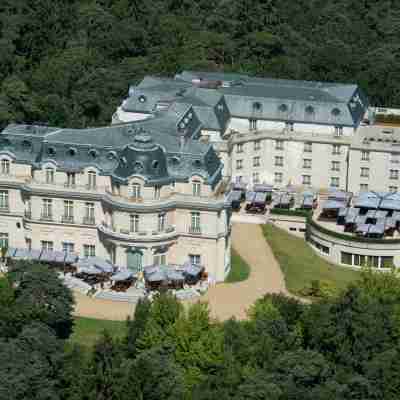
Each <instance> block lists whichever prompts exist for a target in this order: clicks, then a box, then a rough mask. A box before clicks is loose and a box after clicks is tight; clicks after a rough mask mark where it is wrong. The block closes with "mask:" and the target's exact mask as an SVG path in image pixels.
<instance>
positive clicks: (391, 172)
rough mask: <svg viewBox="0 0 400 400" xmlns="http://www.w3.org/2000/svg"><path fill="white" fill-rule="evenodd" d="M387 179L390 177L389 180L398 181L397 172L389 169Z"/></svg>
mask: <svg viewBox="0 0 400 400" xmlns="http://www.w3.org/2000/svg"><path fill="white" fill-rule="evenodd" d="M389 177H390V179H399V170H398V169H391V170H390V175H389Z"/></svg>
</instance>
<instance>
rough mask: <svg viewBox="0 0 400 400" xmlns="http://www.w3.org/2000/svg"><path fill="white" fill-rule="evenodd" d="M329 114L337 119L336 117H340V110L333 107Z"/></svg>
mask: <svg viewBox="0 0 400 400" xmlns="http://www.w3.org/2000/svg"><path fill="white" fill-rule="evenodd" d="M331 113H332V115H333V116H334V117H338V116H339V115H340V110H339V109H338V108H337V107H335V108H334V109H333V110H332V111H331Z"/></svg>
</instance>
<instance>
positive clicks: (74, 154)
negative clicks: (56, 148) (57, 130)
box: [68, 147, 78, 157]
mask: <svg viewBox="0 0 400 400" xmlns="http://www.w3.org/2000/svg"><path fill="white" fill-rule="evenodd" d="M77 153H78V150H76V149H75V148H74V147H70V148H69V149H68V155H70V156H71V157H74V156H76V154H77Z"/></svg>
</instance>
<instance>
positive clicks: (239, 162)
mask: <svg viewBox="0 0 400 400" xmlns="http://www.w3.org/2000/svg"><path fill="white" fill-rule="evenodd" d="M242 168H243V160H236V169H242Z"/></svg>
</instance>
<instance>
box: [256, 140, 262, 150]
mask: <svg viewBox="0 0 400 400" xmlns="http://www.w3.org/2000/svg"><path fill="white" fill-rule="evenodd" d="M260 149H261V140H256V141H255V142H254V151H257V150H260Z"/></svg>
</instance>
